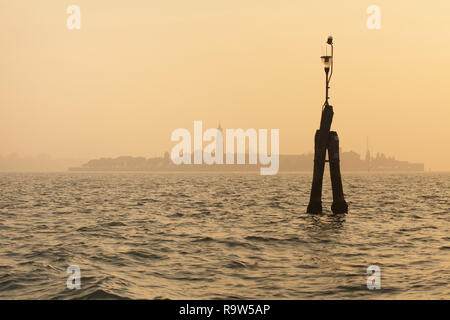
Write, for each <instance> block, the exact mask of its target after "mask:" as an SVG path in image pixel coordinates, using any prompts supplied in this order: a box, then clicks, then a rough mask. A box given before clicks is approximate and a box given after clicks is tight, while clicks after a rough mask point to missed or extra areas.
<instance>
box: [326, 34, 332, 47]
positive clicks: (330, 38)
mask: <svg viewBox="0 0 450 320" xmlns="http://www.w3.org/2000/svg"><path fill="white" fill-rule="evenodd" d="M327 43H328V44H329V45H332V44H333V37H332V36H329V37H328V39H327Z"/></svg>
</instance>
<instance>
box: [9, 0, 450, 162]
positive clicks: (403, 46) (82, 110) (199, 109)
mask: <svg viewBox="0 0 450 320" xmlns="http://www.w3.org/2000/svg"><path fill="white" fill-rule="evenodd" d="M69 5H78V6H79V7H80V9H81V29H80V30H69V29H68V28H67V26H66V20H67V18H68V17H69V14H67V13H66V9H67V7H68V6H69ZM370 5H378V6H379V7H380V9H381V29H379V30H371V29H368V28H367V25H366V21H367V19H368V18H369V16H370V14H368V13H367V12H366V10H367V8H368V7H369V6H370ZM448 12H450V2H448V1H447V0H434V1H432V2H426V1H406V0H396V1H387V0H371V1H364V0H343V1H331V0H323V1H298V0H296V1H294V0H270V1H264V0H245V1H242V0H241V1H238V0H214V1H211V0H193V1H184V0H165V1H161V0H159V1H153V0H127V1H125V0H96V1H92V0H70V1H64V0H41V1H29V0H0V52H1V53H0V155H7V154H11V153H17V154H19V155H23V156H35V155H38V154H48V155H51V156H52V157H61V158H87V159H89V158H98V157H116V156H120V155H131V156H144V157H151V156H161V155H163V153H164V152H165V151H170V150H171V148H172V147H173V146H174V145H175V144H176V143H175V142H172V141H171V140H170V136H171V133H172V131H174V130H175V129H177V128H186V129H188V130H190V131H191V132H193V122H194V120H202V121H203V127H204V128H205V129H206V128H215V127H217V125H218V123H219V122H220V124H221V125H222V127H224V128H230V129H235V128H243V129H248V128H255V129H258V128H264V129H280V153H282V154H299V153H309V152H312V150H313V138H314V133H315V130H316V129H317V127H318V125H319V121H320V112H321V107H322V104H323V102H324V86H325V85H324V79H325V75H324V71H323V68H322V66H321V63H320V56H321V55H323V54H324V53H325V48H326V44H325V41H326V39H327V37H328V35H332V36H333V37H334V41H335V65H334V66H335V68H334V75H333V79H332V82H331V89H330V96H331V100H330V103H331V104H332V105H333V107H334V111H335V115H334V120H333V125H332V130H336V131H338V133H339V136H340V144H341V147H342V149H343V150H344V151H350V150H352V151H355V152H358V153H360V154H361V155H362V156H364V154H365V151H366V139H367V137H369V147H370V150H371V151H372V153H377V152H383V153H385V154H387V155H389V156H395V157H396V158H397V159H400V160H408V161H411V162H424V163H425V168H426V170H428V169H431V170H433V171H435V170H450V148H449V147H448V145H449V143H448V138H449V131H448V129H447V124H448V122H449V120H450V108H449V106H450V104H449V100H450V94H449V93H448V91H449V77H448V71H449V70H450V69H449V67H448V56H449V49H450V41H449V40H450V23H448Z"/></svg>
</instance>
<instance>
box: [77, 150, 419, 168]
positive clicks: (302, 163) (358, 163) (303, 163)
mask: <svg viewBox="0 0 450 320" xmlns="http://www.w3.org/2000/svg"><path fill="white" fill-rule="evenodd" d="M246 159H247V163H248V155H246ZM279 160H280V169H279V171H283V172H292V171H311V170H312V166H311V164H312V163H313V161H314V155H313V154H312V153H310V154H301V155H280V157H279ZM259 168H260V165H259V164H257V165H254V164H253V165H250V164H228V165H227V164H221V165H217V164H213V165H207V164H201V165H183V164H181V165H175V164H173V163H172V161H171V159H170V156H169V153H168V152H166V153H165V154H164V157H156V158H145V157H131V156H120V157H117V158H100V159H94V160H90V161H88V162H87V163H85V164H83V165H82V166H81V167H71V168H69V171H189V172H195V171H228V172H231V171H256V170H259ZM341 168H342V170H343V171H366V172H367V171H407V172H421V171H424V164H423V163H410V162H408V161H399V160H396V159H395V158H394V157H387V156H385V155H384V154H383V153H381V154H380V153H378V154H377V155H376V156H375V157H371V156H370V153H368V154H366V157H365V159H361V156H360V155H359V154H358V153H356V152H353V151H348V152H341Z"/></svg>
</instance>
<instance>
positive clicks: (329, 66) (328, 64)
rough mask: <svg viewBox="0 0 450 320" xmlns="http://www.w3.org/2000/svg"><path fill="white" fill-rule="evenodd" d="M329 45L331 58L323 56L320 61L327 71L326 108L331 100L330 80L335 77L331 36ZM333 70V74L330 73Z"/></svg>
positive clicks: (328, 41) (328, 40)
mask: <svg viewBox="0 0 450 320" xmlns="http://www.w3.org/2000/svg"><path fill="white" fill-rule="evenodd" d="M327 44H329V45H330V46H331V56H321V57H320V59H322V63H323V66H324V69H325V77H326V78H325V86H326V87H325V88H326V89H325V103H324V106H327V105H328V99H329V98H330V97H329V96H328V89H330V80H331V76H332V75H333V50H334V47H333V37H332V36H329V37H328V39H327ZM330 70H331V72H330Z"/></svg>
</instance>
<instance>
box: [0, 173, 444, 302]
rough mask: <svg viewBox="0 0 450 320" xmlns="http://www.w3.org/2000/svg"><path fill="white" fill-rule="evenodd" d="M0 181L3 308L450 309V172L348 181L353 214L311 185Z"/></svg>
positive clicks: (127, 177)
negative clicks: (305, 303) (48, 302)
mask: <svg viewBox="0 0 450 320" xmlns="http://www.w3.org/2000/svg"><path fill="white" fill-rule="evenodd" d="M0 177H1V180H0V239H1V241H0V244H1V247H0V298H6V299H17V298H24V299H29V298H37V299H73V298H75V299H96V298H101V299H108V298H132V299H135V298H141V299H142V298H143V299H155V298H156V299H158V298H163V299H164V298H169V299H214V298H246V299H256V298H258V299H259V298H261V299H328V298H333V299H334V298H336V299H341V298H346V299H347V298H350V299H354V298H355V299H356V298H362V299H368V298H375V299H387V298H393V299H400V298H402V299H411V298H414V299H415V298H425V299H427V298H438V299H442V298H446V299H449V298H450V284H449V280H450V233H449V230H450V204H449V190H450V175H449V174H430V173H423V174H349V173H344V191H345V193H346V197H347V200H348V202H349V205H350V212H349V214H348V215H346V216H339V217H336V216H331V215H330V204H331V198H330V194H331V190H330V187H329V185H330V183H329V177H325V180H324V181H325V183H324V209H326V210H327V212H325V214H324V215H320V216H310V215H307V214H305V211H306V205H307V204H308V199H309V189H310V183H311V177H312V175H311V174H279V175H277V176H270V177H267V176H266V177H262V176H259V175H256V174H151V173H54V174H25V173H23V174H20V173H17V174H1V175H0ZM69 265H78V266H79V267H80V269H81V289H79V290H69V289H67V288H66V279H67V277H68V274H67V273H66V269H67V267H68V266H69ZM369 265H378V266H379V267H380V268H381V285H382V289H381V290H376V291H371V290H368V289H367V286H366V281H367V277H368V275H367V274H366V269H367V267H368V266H369Z"/></svg>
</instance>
